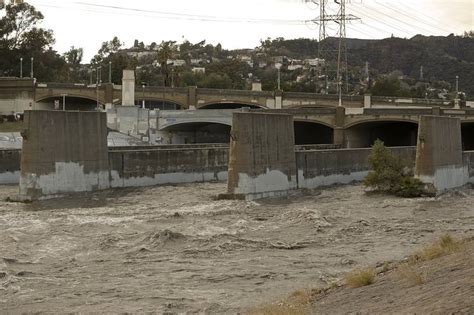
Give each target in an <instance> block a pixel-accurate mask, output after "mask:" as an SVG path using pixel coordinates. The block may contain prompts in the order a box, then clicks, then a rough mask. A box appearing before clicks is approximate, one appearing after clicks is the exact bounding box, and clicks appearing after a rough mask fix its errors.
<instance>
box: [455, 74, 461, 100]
mask: <svg viewBox="0 0 474 315" xmlns="http://www.w3.org/2000/svg"><path fill="white" fill-rule="evenodd" d="M454 108H460V106H459V76H458V75H457V76H456V96H455V97H454Z"/></svg>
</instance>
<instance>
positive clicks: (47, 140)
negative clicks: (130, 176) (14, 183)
mask: <svg viewBox="0 0 474 315" xmlns="http://www.w3.org/2000/svg"><path fill="white" fill-rule="evenodd" d="M24 125H25V129H24V130H23V132H22V137H23V148H22V153H21V176H20V198H23V199H38V198H41V197H44V196H48V195H56V194H61V193H70V192H82V191H94V190H101V189H107V188H109V187H110V179H109V162H108V151H107V150H108V149H107V123H106V117H105V113H100V112H68V111H26V112H25V122H24Z"/></svg>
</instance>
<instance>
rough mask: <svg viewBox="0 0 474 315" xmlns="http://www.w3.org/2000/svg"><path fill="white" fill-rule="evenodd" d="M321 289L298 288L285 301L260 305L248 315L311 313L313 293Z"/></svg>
mask: <svg viewBox="0 0 474 315" xmlns="http://www.w3.org/2000/svg"><path fill="white" fill-rule="evenodd" d="M318 292H320V291H317V290H316V291H306V290H298V291H295V292H293V293H291V294H290V295H289V296H288V297H287V298H286V299H285V301H283V302H280V303H276V304H269V305H263V306H259V307H257V308H255V309H252V310H250V311H249V312H248V313H246V314H247V315H307V314H310V313H311V301H312V300H313V294H317V293H318Z"/></svg>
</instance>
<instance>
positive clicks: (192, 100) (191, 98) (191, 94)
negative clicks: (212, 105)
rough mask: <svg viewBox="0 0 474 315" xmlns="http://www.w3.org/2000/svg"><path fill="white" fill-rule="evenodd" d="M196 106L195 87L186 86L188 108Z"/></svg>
mask: <svg viewBox="0 0 474 315" xmlns="http://www.w3.org/2000/svg"><path fill="white" fill-rule="evenodd" d="M196 106H197V87H196V86H188V109H196Z"/></svg>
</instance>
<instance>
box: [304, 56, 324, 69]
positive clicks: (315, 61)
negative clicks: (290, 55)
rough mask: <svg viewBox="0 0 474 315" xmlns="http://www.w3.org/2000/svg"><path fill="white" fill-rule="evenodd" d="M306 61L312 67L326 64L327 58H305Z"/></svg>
mask: <svg viewBox="0 0 474 315" xmlns="http://www.w3.org/2000/svg"><path fill="white" fill-rule="evenodd" d="M304 63H305V64H306V65H308V66H310V67H319V66H324V63H325V60H324V59H319V58H314V59H305V61H304Z"/></svg>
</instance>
